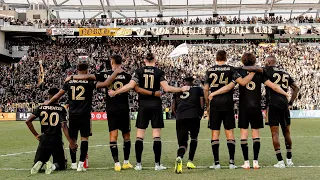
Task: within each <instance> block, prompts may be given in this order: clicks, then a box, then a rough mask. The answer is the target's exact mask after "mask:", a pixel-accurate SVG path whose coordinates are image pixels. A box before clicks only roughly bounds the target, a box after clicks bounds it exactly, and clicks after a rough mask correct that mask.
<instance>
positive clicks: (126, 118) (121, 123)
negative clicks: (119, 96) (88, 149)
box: [107, 109, 131, 133]
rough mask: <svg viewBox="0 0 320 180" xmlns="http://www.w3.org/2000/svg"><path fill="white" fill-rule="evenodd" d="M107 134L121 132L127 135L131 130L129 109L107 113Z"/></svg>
mask: <svg viewBox="0 0 320 180" xmlns="http://www.w3.org/2000/svg"><path fill="white" fill-rule="evenodd" d="M107 117H108V126H109V132H111V131H114V130H118V129H119V130H121V131H122V133H128V132H130V130H131V124H130V112H129V109H124V110H123V109H122V110H117V111H109V112H107Z"/></svg>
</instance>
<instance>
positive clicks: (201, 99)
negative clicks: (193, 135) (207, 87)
mask: <svg viewBox="0 0 320 180" xmlns="http://www.w3.org/2000/svg"><path fill="white" fill-rule="evenodd" d="M200 106H201V109H202V110H204V97H203V96H202V97H200Z"/></svg>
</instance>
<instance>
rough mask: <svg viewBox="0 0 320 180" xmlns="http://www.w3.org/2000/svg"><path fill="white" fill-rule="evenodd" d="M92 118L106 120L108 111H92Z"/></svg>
mask: <svg viewBox="0 0 320 180" xmlns="http://www.w3.org/2000/svg"><path fill="white" fill-rule="evenodd" d="M91 120H93V121H106V120H108V118H107V113H105V112H91Z"/></svg>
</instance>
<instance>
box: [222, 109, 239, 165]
mask: <svg viewBox="0 0 320 180" xmlns="http://www.w3.org/2000/svg"><path fill="white" fill-rule="evenodd" d="M222 118H223V120H224V121H223V124H224V129H225V134H226V138H227V146H228V150H229V158H230V160H229V168H230V169H236V168H237V167H236V166H235V165H234V155H235V151H236V140H235V138H234V132H233V129H234V128H235V127H236V124H235V123H236V122H235V118H234V111H233V110H232V111H225V112H223V116H222Z"/></svg>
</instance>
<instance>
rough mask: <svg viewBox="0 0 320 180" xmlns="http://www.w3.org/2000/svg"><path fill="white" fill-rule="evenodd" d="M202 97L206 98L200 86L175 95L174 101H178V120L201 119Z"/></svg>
mask: <svg viewBox="0 0 320 180" xmlns="http://www.w3.org/2000/svg"><path fill="white" fill-rule="evenodd" d="M201 97H204V95H203V89H202V88H201V87H199V86H193V87H191V88H190V90H189V91H188V92H181V93H175V94H174V95H173V99H174V100H175V101H176V108H177V117H176V118H177V120H179V119H189V118H201V116H202V114H203V109H202V107H201V101H200V98H201Z"/></svg>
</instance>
